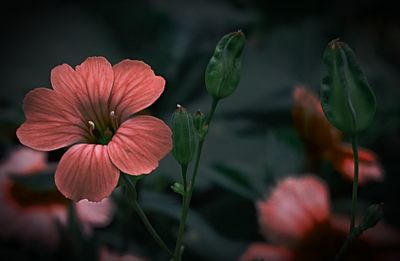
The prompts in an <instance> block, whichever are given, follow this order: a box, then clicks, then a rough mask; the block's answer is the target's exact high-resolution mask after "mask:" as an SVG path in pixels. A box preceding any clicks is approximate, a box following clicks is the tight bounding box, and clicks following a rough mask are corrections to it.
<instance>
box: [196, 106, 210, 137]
mask: <svg viewBox="0 0 400 261" xmlns="http://www.w3.org/2000/svg"><path fill="white" fill-rule="evenodd" d="M205 119H206V118H205V116H204V113H202V112H201V111H200V110H198V111H196V112H195V113H193V123H194V127H195V128H196V130H197V133H198V134H199V136H200V137H204V136H205V134H206V133H207V129H208V127H207V126H205Z"/></svg>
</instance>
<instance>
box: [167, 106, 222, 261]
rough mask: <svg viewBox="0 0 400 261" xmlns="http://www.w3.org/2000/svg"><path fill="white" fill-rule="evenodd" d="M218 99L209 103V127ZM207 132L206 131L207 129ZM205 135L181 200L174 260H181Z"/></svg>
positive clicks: (199, 144)
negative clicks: (187, 187)
mask: <svg viewBox="0 0 400 261" xmlns="http://www.w3.org/2000/svg"><path fill="white" fill-rule="evenodd" d="M218 101H219V99H214V100H213V103H212V105H211V109H210V113H209V115H208V117H207V120H206V123H205V124H206V125H207V126H208V128H209V127H210V123H211V121H212V119H213V116H214V113H215V110H216V108H217V104H218ZM208 130H209V129H208ZM207 133H208V131H207ZM206 136H207V134H205V135H204V137H201V138H200V139H199V142H198V145H197V152H196V159H195V165H194V169H193V174H192V179H191V181H190V183H189V189H188V190H187V192H186V193H185V197H184V200H183V206H182V214H181V220H180V224H179V230H178V237H177V241H176V246H175V253H174V261H180V260H181V256H182V249H183V246H182V241H183V234H184V232H185V227H186V220H187V216H188V213H189V207H190V201H191V199H192V194H193V190H194V184H195V182H196V177H197V172H198V169H199V165H200V158H201V151H202V149H203V144H204V141H205V138H206ZM185 188H186V186H185Z"/></svg>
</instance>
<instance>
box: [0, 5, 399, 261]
mask: <svg viewBox="0 0 400 261" xmlns="http://www.w3.org/2000/svg"><path fill="white" fill-rule="evenodd" d="M390 3H391V1H386V2H383V1H372V0H371V1H344V0H343V1H293V2H292V1H287V0H281V1H278V2H276V1H264V0H253V1H251V0H249V1H245V0H218V1H217V0H209V1H200V0H195V1H183V0H182V1H179V0H170V1H162V0H158V1H156V0H150V1H82V2H80V1H62V0H58V1H49V2H47V3H46V1H44V2H38V1H14V2H11V3H8V5H7V6H6V5H5V4H3V7H2V11H3V12H2V16H1V18H0V19H1V34H0V35H1V39H2V40H1V48H0V58H1V62H2V63H1V70H0V73H1V77H0V92H1V94H0V126H1V130H0V144H1V145H0V146H1V158H5V157H6V156H7V153H8V151H9V150H10V149H11V148H13V147H14V146H15V145H16V144H18V140H17V138H16V136H15V130H16V128H17V127H18V126H19V124H21V123H22V122H23V120H24V115H23V111H22V100H23V97H24V95H25V94H26V93H27V92H28V91H29V90H31V89H33V88H35V87H50V70H51V69H52V68H53V67H55V66H56V65H59V64H62V63H68V64H70V65H71V66H75V65H77V64H80V63H81V62H82V61H83V60H84V59H85V58H87V57H89V56H105V57H106V58H107V59H108V60H109V61H110V62H111V63H113V64H115V63H117V62H119V61H120V60H122V59H125V58H130V59H138V60H143V61H145V62H146V63H148V64H150V65H151V66H152V68H153V69H154V71H155V72H156V74H158V75H162V76H163V77H164V78H165V79H166V81H167V85H166V90H165V92H164V94H163V95H162V98H161V99H160V100H159V101H158V102H157V103H156V104H154V105H153V106H152V107H151V108H150V113H151V114H153V115H156V116H158V117H161V118H163V119H164V120H165V121H167V122H169V118H170V116H171V114H172V112H173V111H174V108H175V105H176V104H177V103H179V104H182V105H184V106H185V107H187V108H188V109H190V110H191V111H195V110H197V109H201V110H202V111H203V112H205V113H206V112H208V108H209V106H210V103H211V99H210V97H208V95H207V93H206V91H205V87H204V71H205V67H206V65H207V63H208V60H209V58H210V57H211V55H212V53H213V49H214V47H215V44H216V43H217V42H218V40H219V39H220V38H221V37H222V36H223V35H224V34H226V33H228V32H230V31H234V30H238V29H241V30H243V31H244V32H245V34H246V36H247V40H248V43H247V45H246V49H245V51H244V54H243V59H244V60H243V67H242V68H243V71H242V80H241V83H240V86H239V88H238V90H237V92H235V93H234V94H233V95H232V96H231V97H229V98H227V99H226V100H223V101H222V102H221V103H220V107H219V108H218V110H217V113H216V118H215V124H214V123H213V126H212V130H211V132H210V135H209V137H208V140H207V142H206V146H205V148H204V151H203V153H204V154H203V156H204V157H203V161H202V166H201V169H200V175H199V179H198V184H196V193H195V195H194V199H193V213H192V214H191V215H192V216H191V220H190V222H191V226H190V228H189V229H188V235H187V238H186V240H187V242H188V244H187V248H186V250H185V254H187V255H188V256H187V257H188V258H189V257H190V258H191V259H188V260H234V259H235V258H237V256H238V255H240V253H241V252H243V251H244V249H245V247H246V245H247V244H248V243H249V242H252V241H256V240H262V237H261V235H260V234H259V233H258V225H257V216H256V211H255V209H254V201H253V200H252V196H251V195H248V193H247V192H248V190H243V188H242V185H241V184H240V179H239V178H238V177H240V178H243V177H245V179H246V181H245V182H246V184H247V183H248V184H250V186H251V187H252V188H253V189H254V191H256V192H254V194H257V195H263V194H264V193H265V192H266V191H267V190H268V188H269V187H270V186H271V185H272V184H274V182H276V180H279V179H280V178H281V177H284V176H287V175H291V174H295V175H296V174H300V173H301V172H302V171H303V169H304V162H305V154H304V149H303V146H302V144H301V141H300V140H299V138H298V136H297V134H296V132H295V131H294V129H293V123H292V116H291V108H292V90H293V87H294V86H295V85H296V84H304V85H306V86H308V87H309V88H310V89H313V90H314V91H315V93H317V91H318V89H319V82H320V78H321V73H320V72H321V66H322V64H321V56H322V52H323V50H324V48H325V46H326V44H327V43H328V42H329V41H330V40H332V39H334V38H337V37H340V38H341V39H342V40H343V41H345V42H347V43H348V44H349V45H350V46H351V47H352V48H353V50H354V51H355V53H356V55H357V57H358V60H359V62H360V64H361V66H362V68H363V69H364V72H365V74H366V76H367V78H368V80H369V82H370V85H371V87H372V88H373V89H374V91H375V93H376V96H377V108H378V109H377V114H376V117H375V120H374V123H373V125H372V126H371V127H370V128H369V129H368V130H367V131H365V132H363V133H362V134H361V135H360V144H361V146H363V147H367V148H369V149H371V150H373V151H374V152H375V153H376V154H377V155H378V156H379V158H380V160H381V163H382V166H383V167H384V169H385V172H386V179H385V180H384V181H383V182H380V183H373V184H370V185H367V186H365V187H363V188H362V189H361V190H360V200H361V206H363V204H364V205H367V204H369V203H372V202H384V204H385V215H384V219H385V220H386V222H387V223H389V224H391V225H393V226H395V227H398V228H400V222H399V220H400V208H399V205H398V198H399V197H400V175H399V171H398V169H399V167H398V155H399V148H400V135H399V134H400V133H399V131H400V117H399V116H400V103H399V98H400V74H399V69H400V23H399V19H398V17H399V16H398V12H397V9H396V8H395V7H394V6H393V5H394V4H390ZM62 153H63V151H56V152H52V153H50V155H49V157H50V160H52V161H57V160H58V159H59V158H60V156H61V155H62ZM321 171H323V174H322V176H323V177H324V178H325V180H326V181H327V182H328V184H329V185H330V188H331V194H332V197H333V200H332V201H333V206H334V209H335V210H337V211H345V212H346V211H348V209H349V207H348V206H349V204H348V202H349V198H350V194H351V184H350V183H348V182H346V181H344V180H342V179H341V177H340V176H339V175H337V173H335V171H334V170H333V169H332V167H331V166H327V167H324V168H323V170H321ZM319 174H321V173H319ZM232 177H236V179H235V178H232ZM177 180H179V167H178V165H177V164H176V163H175V162H174V161H173V160H172V158H171V157H168V158H167V159H165V160H164V161H162V162H161V165H160V168H159V169H158V170H157V171H156V173H154V174H153V175H150V176H149V177H147V178H146V179H145V180H144V181H143V182H142V183H141V187H140V192H141V194H140V199H141V201H142V203H143V206H144V208H145V209H146V211H148V212H149V213H150V216H151V218H152V219H153V221H154V223H155V226H156V227H157V228H158V229H160V230H161V233H162V234H163V235H164V236H165V237H166V240H167V241H168V242H173V240H174V238H175V234H174V233H176V232H174V231H176V230H177V222H176V217H178V216H179V213H178V211H179V202H178V197H177V196H176V195H175V194H173V193H172V192H171V191H170V189H169V186H170V185H171V184H172V183H173V182H174V181H177ZM117 221H118V220H117ZM117 221H115V222H114V223H113V224H112V225H111V226H110V227H108V228H106V229H103V230H101V231H99V233H98V234H97V236H98V237H99V238H100V239H99V240H100V241H104V242H106V243H108V244H111V245H114V246H115V245H119V246H120V244H119V243H118V242H119V241H118V240H119V239H118V238H119V237H120V236H121V232H120V229H119V228H118V227H119V226H121V225H118V224H117V223H118V222H119V221H118V222H117ZM238 224H241V225H240V226H238ZM123 225H125V228H126V229H125V231H129V232H126V233H127V234H129V235H130V236H129V237H128V239H127V240H129V241H128V243H126V242H125V243H126V244H127V245H129V244H135V246H137V247H136V249H139V252H140V253H141V254H143V255H144V256H149V257H150V258H153V259H156V260H157V259H161V260H162V257H163V256H162V254H157V252H158V251H159V250H158V248H157V246H156V245H155V244H154V242H153V241H152V239H151V238H150V237H149V236H148V235H147V234H146V233H147V232H146V231H145V230H144V229H143V228H142V227H141V223H140V221H139V220H137V219H135V216H134V215H132V219H130V220H128V221H126V222H125V223H124V224H123ZM0 229H1V228H0ZM125 243H124V244H125ZM121 248H123V247H121Z"/></svg>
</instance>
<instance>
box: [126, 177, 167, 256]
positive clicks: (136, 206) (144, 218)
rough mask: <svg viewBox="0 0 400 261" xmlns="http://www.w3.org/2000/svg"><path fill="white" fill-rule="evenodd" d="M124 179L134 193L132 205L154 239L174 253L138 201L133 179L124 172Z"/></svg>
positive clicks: (164, 248) (163, 247)
mask: <svg viewBox="0 0 400 261" xmlns="http://www.w3.org/2000/svg"><path fill="white" fill-rule="evenodd" d="M121 176H122V178H123V180H124V181H125V183H126V184H127V186H128V187H129V189H130V190H131V193H132V195H133V201H132V206H133V208H134V210H135V211H136V213H137V214H138V216H139V217H140V219H141V220H142V222H143V224H144V226H145V227H146V229H147V230H148V231H149V233H150V234H151V236H152V237H153V239H154V240H155V241H156V242H157V243H158V245H159V246H160V247H161V248H162V249H163V250H165V251H166V252H167V253H169V254H170V255H173V253H172V251H171V250H169V248H168V247H167V245H166V244H165V243H164V241H163V240H162V239H161V237H160V236H159V235H158V233H157V231H156V230H155V229H154V227H153V226H152V225H151V223H150V221H149V219H148V218H147V216H146V214H145V213H144V211H143V209H142V208H141V207H140V205H139V203H138V201H137V191H136V186H135V185H136V184H134V183H132V181H131V180H130V179H129V178H128V177H127V176H126V174H124V173H122V174H121Z"/></svg>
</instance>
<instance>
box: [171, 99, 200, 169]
mask: <svg viewBox="0 0 400 261" xmlns="http://www.w3.org/2000/svg"><path fill="white" fill-rule="evenodd" d="M171 129H172V142H173V148H172V155H174V157H175V159H176V160H177V161H178V162H179V164H181V165H187V164H188V163H189V162H190V161H191V160H192V159H193V156H194V154H195V152H196V135H197V133H196V129H195V127H194V125H193V117H192V115H191V114H190V113H189V112H188V111H187V110H186V109H185V108H183V107H182V106H180V105H179V104H178V105H177V110H176V111H175V112H174V114H172V119H171Z"/></svg>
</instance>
